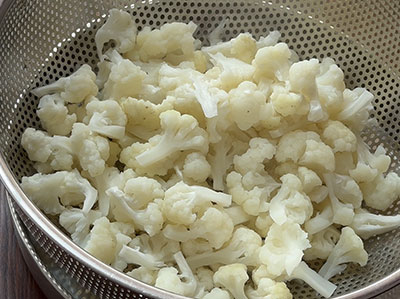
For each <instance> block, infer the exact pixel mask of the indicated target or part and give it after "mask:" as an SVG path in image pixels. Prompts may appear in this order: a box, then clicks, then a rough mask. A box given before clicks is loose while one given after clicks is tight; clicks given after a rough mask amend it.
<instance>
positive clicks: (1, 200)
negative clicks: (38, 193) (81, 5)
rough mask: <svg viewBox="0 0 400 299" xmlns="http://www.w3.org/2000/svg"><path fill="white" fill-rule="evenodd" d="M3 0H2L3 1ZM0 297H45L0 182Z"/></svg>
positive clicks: (13, 298) (17, 298)
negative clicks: (20, 242)
mask: <svg viewBox="0 0 400 299" xmlns="http://www.w3.org/2000/svg"><path fill="white" fill-rule="evenodd" d="M1 1H2V0H0V2H1ZM0 290H1V291H0V298H7V299H39V298H40V299H42V298H43V299H44V298H46V296H45V295H44V294H43V292H42V291H41V290H40V289H39V287H38V285H37V284H36V282H35V280H34V279H33V277H32V275H31V274H30V272H29V269H28V268H27V266H26V265H25V262H24V259H23V257H22V254H21V252H20V250H19V247H18V244H17V239H16V237H15V235H14V230H13V226H12V223H11V215H10V212H9V210H8V207H7V201H6V195H5V188H4V186H3V185H2V184H1V183H0Z"/></svg>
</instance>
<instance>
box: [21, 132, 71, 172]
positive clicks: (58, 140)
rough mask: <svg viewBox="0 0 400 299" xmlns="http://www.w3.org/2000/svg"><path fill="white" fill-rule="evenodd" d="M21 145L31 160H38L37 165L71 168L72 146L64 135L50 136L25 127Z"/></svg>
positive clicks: (58, 168) (62, 168) (51, 168)
mask: <svg viewBox="0 0 400 299" xmlns="http://www.w3.org/2000/svg"><path fill="white" fill-rule="evenodd" d="M21 145H22V147H23V148H24V149H25V151H26V152H27V153H28V157H29V159H30V160H31V161H35V162H39V163H40V164H39V167H43V166H45V165H46V166H48V167H50V170H71V169H72V165H73V147H72V144H71V140H70V139H69V138H67V137H64V136H54V137H50V136H48V135H47V133H45V132H42V131H39V130H35V129H33V128H27V129H26V130H25V132H24V133H23V134H22V138H21Z"/></svg>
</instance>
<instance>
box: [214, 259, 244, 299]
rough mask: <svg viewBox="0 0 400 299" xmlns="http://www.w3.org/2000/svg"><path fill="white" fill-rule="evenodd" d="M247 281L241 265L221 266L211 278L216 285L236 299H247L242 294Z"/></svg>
mask: <svg viewBox="0 0 400 299" xmlns="http://www.w3.org/2000/svg"><path fill="white" fill-rule="evenodd" d="M248 279H249V276H248V275H247V268H246V266H245V265H243V264H231V265H226V266H221V267H220V268H219V269H218V271H217V272H215V274H214V277H213V280H214V283H215V284H216V285H220V286H222V287H224V288H225V289H227V290H228V291H229V292H230V293H231V294H232V295H233V297H234V298H236V299H246V298H247V297H246V295H245V293H244V285H245V283H246V281H247V280H248Z"/></svg>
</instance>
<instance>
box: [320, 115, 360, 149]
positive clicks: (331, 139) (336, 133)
mask: <svg viewBox="0 0 400 299" xmlns="http://www.w3.org/2000/svg"><path fill="white" fill-rule="evenodd" d="M323 127H324V131H323V133H322V140H323V141H324V142H325V143H326V144H327V145H329V146H330V147H331V148H332V149H333V152H335V153H336V152H354V151H355V150H356V148H357V138H356V135H354V133H353V132H352V131H351V130H350V129H349V128H347V127H346V126H345V125H344V124H343V123H341V122H340V121H336V120H330V121H328V122H327V123H326V124H324V126H323Z"/></svg>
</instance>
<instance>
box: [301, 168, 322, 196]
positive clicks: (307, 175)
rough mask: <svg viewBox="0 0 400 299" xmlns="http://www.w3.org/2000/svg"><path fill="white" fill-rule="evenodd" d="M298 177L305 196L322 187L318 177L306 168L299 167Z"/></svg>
mask: <svg viewBox="0 0 400 299" xmlns="http://www.w3.org/2000/svg"><path fill="white" fill-rule="evenodd" d="M298 177H299V179H300V181H301V184H302V185H303V190H304V192H305V193H307V194H308V193H310V192H311V191H312V190H314V188H316V187H318V186H321V185H322V181H321V179H320V178H319V176H318V175H317V174H316V173H315V172H314V171H312V170H311V169H308V168H307V167H302V166H301V167H299V168H298Z"/></svg>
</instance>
